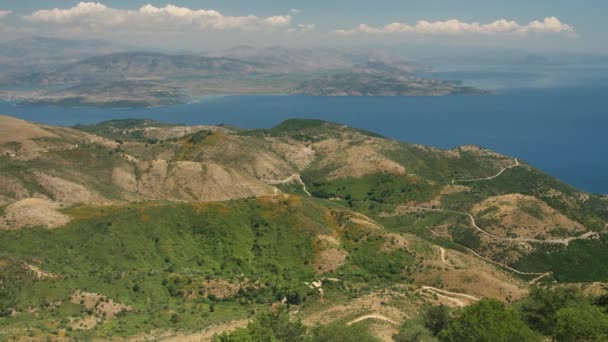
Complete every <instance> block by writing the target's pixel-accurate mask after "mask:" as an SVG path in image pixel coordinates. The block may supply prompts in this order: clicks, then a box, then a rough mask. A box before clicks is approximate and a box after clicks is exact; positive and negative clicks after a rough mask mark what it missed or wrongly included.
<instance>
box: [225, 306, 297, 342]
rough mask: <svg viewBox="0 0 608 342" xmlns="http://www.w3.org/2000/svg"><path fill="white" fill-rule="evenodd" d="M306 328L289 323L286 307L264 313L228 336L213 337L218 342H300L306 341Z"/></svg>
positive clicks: (295, 323) (293, 322)
mask: <svg viewBox="0 0 608 342" xmlns="http://www.w3.org/2000/svg"><path fill="white" fill-rule="evenodd" d="M306 333H307V331H306V327H305V326H304V325H303V324H302V322H300V321H299V320H298V321H291V320H290V319H289V310H288V309H287V307H286V306H276V307H273V309H272V310H269V311H264V312H262V313H260V314H258V315H257V316H256V318H255V319H254V320H253V321H252V322H250V323H249V324H248V325H247V328H244V329H238V330H236V331H235V332H233V333H230V334H222V335H220V336H216V337H215V341H218V342H249V341H252V342H253V341H255V342H258V341H259V342H300V341H306V338H307V334H306Z"/></svg>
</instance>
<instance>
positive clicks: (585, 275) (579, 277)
mask: <svg viewBox="0 0 608 342" xmlns="http://www.w3.org/2000/svg"><path fill="white" fill-rule="evenodd" d="M607 259H608V235H606V234H602V235H601V238H600V239H599V240H577V241H572V242H571V243H570V244H569V245H568V246H567V247H562V246H537V250H536V251H535V252H533V253H532V254H530V255H527V256H524V257H523V258H521V259H520V260H518V261H517V262H516V263H515V264H513V265H512V266H513V267H515V268H516V269H519V270H522V271H528V272H547V271H551V272H553V276H554V277H555V279H556V280H557V281H559V282H589V281H608V264H606V262H605V260H607Z"/></svg>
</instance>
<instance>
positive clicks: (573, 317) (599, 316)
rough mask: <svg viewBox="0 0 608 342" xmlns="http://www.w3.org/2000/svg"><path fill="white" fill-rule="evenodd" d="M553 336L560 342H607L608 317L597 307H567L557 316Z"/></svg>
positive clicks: (582, 305) (583, 305)
mask: <svg viewBox="0 0 608 342" xmlns="http://www.w3.org/2000/svg"><path fill="white" fill-rule="evenodd" d="M555 320H556V322H555V329H554V332H553V336H554V337H555V338H556V339H557V340H558V341H560V342H581V341H607V340H608V316H607V315H606V314H605V313H604V312H603V311H602V309H600V308H598V307H597V306H593V305H590V304H585V303H583V304H580V305H577V306H571V307H566V308H563V309H561V310H559V311H558V312H557V314H556V315H555Z"/></svg>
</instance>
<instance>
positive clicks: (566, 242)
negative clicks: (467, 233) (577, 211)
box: [412, 207, 599, 246]
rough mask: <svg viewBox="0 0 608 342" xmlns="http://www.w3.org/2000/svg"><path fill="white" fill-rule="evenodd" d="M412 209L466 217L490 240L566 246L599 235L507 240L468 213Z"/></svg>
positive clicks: (420, 208)
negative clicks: (493, 232)
mask: <svg viewBox="0 0 608 342" xmlns="http://www.w3.org/2000/svg"><path fill="white" fill-rule="evenodd" d="M412 208H414V209H418V210H423V211H433V212H440V213H452V214H458V215H466V216H467V217H468V218H469V221H470V222H471V227H473V228H475V229H476V230H477V231H479V232H480V233H482V234H484V235H487V236H489V237H491V238H494V239H497V240H501V241H509V242H531V243H539V244H549V245H564V246H568V245H569V244H570V242H572V241H575V240H587V239H589V238H591V237H596V238H597V237H598V236H599V233H597V232H587V233H585V234H582V235H580V236H573V237H569V238H565V239H548V240H540V239H529V238H509V237H503V236H498V235H495V234H492V233H490V232H488V231H486V230H484V229H483V228H481V227H479V226H478V225H477V222H476V221H475V217H473V215H471V214H469V213H465V212H462V211H455V210H447V209H433V208H426V207H412Z"/></svg>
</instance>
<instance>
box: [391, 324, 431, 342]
mask: <svg viewBox="0 0 608 342" xmlns="http://www.w3.org/2000/svg"><path fill="white" fill-rule="evenodd" d="M393 340H394V341H395V342H436V341H437V338H436V337H435V336H433V333H432V332H431V331H430V330H429V329H427V328H425V326H424V323H423V322H422V321H419V320H409V321H406V322H405V323H403V324H402V325H401V327H400V328H399V333H398V334H397V335H394V336H393Z"/></svg>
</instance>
